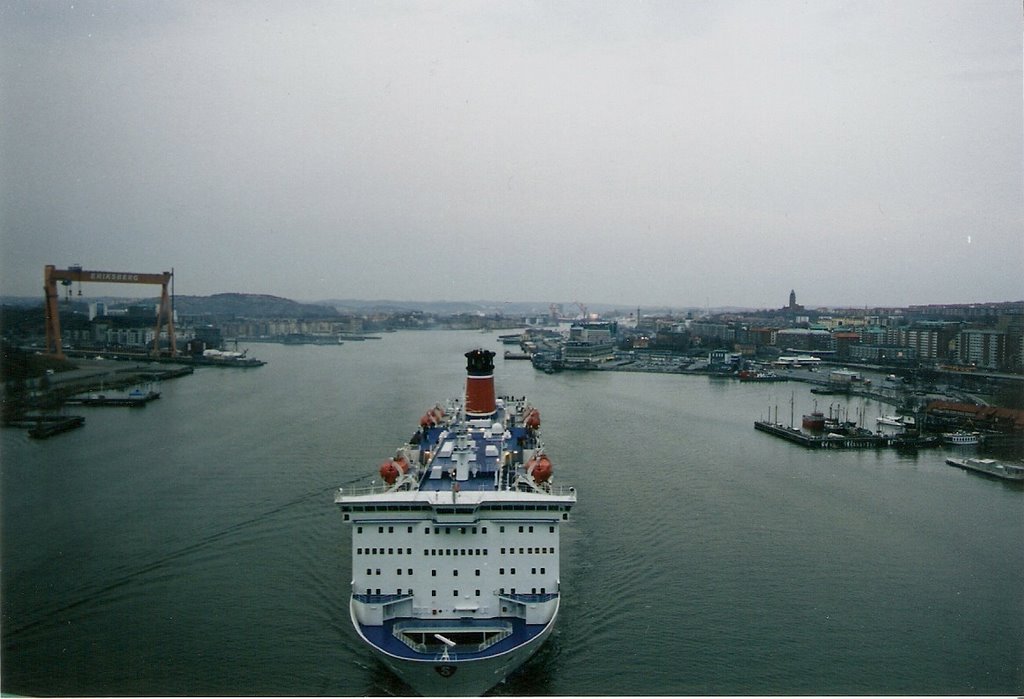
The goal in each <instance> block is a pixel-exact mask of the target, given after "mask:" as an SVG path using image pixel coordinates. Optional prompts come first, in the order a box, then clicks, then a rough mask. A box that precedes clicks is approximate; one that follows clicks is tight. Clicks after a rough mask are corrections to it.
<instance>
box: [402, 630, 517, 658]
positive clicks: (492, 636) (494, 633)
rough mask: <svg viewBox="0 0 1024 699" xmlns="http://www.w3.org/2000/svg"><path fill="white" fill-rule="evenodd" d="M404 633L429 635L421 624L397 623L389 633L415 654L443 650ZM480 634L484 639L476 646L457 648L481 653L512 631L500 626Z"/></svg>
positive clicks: (482, 631) (467, 651)
mask: <svg viewBox="0 0 1024 699" xmlns="http://www.w3.org/2000/svg"><path fill="white" fill-rule="evenodd" d="M406 631H415V632H419V633H430V631H428V630H425V629H424V628H423V626H422V625H421V624H418V623H416V622H405V623H403V622H399V623H397V624H395V625H394V627H393V628H392V630H391V633H392V635H393V636H394V637H395V638H397V639H398V640H399V641H401V642H402V643H404V644H405V645H407V646H408V647H409V648H411V649H412V650H414V651H416V652H417V653H423V654H428V653H437V652H438V651H443V650H445V646H444V644H443V643H441V642H437V643H423V642H418V641H414V640H413V639H412V638H410V637H409V636H408V635H406V633H405V632H406ZM470 631H476V629H470ZM480 633H481V634H483V635H484V639H483V640H482V641H481V642H480V643H476V644H466V643H460V644H459V646H461V647H462V648H463V651H464V652H466V653H479V652H481V651H484V650H487V649H488V648H490V647H491V646H493V645H494V644H495V643H498V642H500V641H504V640H505V639H506V638H508V637H509V636H511V635H512V634H513V629H512V625H511V624H502V625H501V626H499V627H497V628H486V629H480ZM449 657H450V658H452V659H454V658H455V657H456V656H455V655H454V654H449Z"/></svg>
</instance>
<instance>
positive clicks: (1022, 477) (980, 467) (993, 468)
mask: <svg viewBox="0 0 1024 699" xmlns="http://www.w3.org/2000/svg"><path fill="white" fill-rule="evenodd" d="M946 463H947V464H949V465H950V466H959V467H960V468H963V469H967V470H969V471H977V472H978V473H984V474H986V475H989V476H995V477H997V478H1002V479H1004V480H1009V481H1024V466H1021V465H1020V464H1009V463H1003V462H1000V461H996V460H995V459H953V458H950V459H946Z"/></svg>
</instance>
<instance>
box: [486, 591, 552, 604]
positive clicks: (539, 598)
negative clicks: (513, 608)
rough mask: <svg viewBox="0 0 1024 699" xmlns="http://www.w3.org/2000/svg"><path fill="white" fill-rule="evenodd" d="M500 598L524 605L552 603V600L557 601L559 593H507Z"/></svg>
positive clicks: (500, 595)
mask: <svg viewBox="0 0 1024 699" xmlns="http://www.w3.org/2000/svg"><path fill="white" fill-rule="evenodd" d="M498 597H500V598H501V599H507V600H511V601H512V602H520V603H523V604H537V603H540V602H550V601H551V600H553V599H556V598H557V597H558V593H557V592H545V593H505V594H499V595H498Z"/></svg>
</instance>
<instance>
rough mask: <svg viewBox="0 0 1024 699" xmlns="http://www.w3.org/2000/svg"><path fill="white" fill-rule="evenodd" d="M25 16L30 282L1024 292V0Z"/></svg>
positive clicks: (6, 107) (24, 182)
mask: <svg viewBox="0 0 1024 699" xmlns="http://www.w3.org/2000/svg"><path fill="white" fill-rule="evenodd" d="M0 17H2V18H3V20H4V21H2V22H0V45H3V46H4V47H5V48H4V50H3V52H2V53H0V84H2V85H3V86H4V94H5V99H4V100H3V101H2V102H0V153H2V154H3V157H2V158H0V162H2V163H3V164H2V165H0V181H2V182H3V185H2V186H0V211H2V216H0V272H2V274H0V294H3V295H16V296H33V295H37V294H38V295H40V296H41V287H42V268H43V266H44V265H46V264H54V265H57V266H58V267H68V266H70V265H72V264H81V265H83V266H84V267H86V268H89V269H99V270H110V271H130V272H142V273H154V272H160V271H164V270H169V269H171V268H174V269H175V276H176V286H177V293H179V294H192V295H210V294H215V293H227V292H241V293H264V294H270V295H275V296H280V297H283V298H289V299H295V300H299V301H316V300H323V299H332V298H353V299H356V298H362V299H375V298H379V299H396V300H401V299H410V300H416V299H422V300H425V301H441V300H449V301H472V300H478V299H492V298H493V299H495V300H501V299H506V298H507V299H516V300H520V299H522V300H525V301H535V302H538V303H546V302H549V301H551V300H554V301H560V302H571V301H577V300H578V301H580V302H582V303H585V304H589V305H596V304H604V305H621V306H637V305H641V306H683V307H705V306H711V307H727V306H734V307H745V308H775V307H782V306H784V305H785V299H786V295H787V294H788V292H789V290H790V289H791V288H795V289H796V291H797V294H798V298H799V302H800V303H801V304H802V305H805V306H807V307H808V308H815V307H835V306H842V307H864V306H868V307H874V306H882V307H889V306H909V305H925V304H957V303H989V302H998V301H1003V300H1005V301H1014V300H1018V299H1021V298H1024V283H1022V282H1021V275H1020V269H1021V268H1024V240H1022V233H1021V231H1022V230H1024V213H1022V206H1024V205H1022V198H1021V194H1020V183H1021V180H1022V166H1021V158H1020V153H1021V152H1022V151H1024V139H1022V134H1021V128H1020V124H1021V122H1022V102H1024V100H1022V70H1021V62H1020V52H1021V37H1020V31H1019V26H1020V7H1019V4H1015V3H1010V2H988V3H981V4H970V5H965V4H963V3H957V2H940V3H934V2H906V3H897V4H893V3H887V2H864V3H858V4H855V5H850V4H846V3H841V2H823V3H814V4H811V5H805V4H802V3H797V2H784V1H781V0H779V1H773V2H768V3H760V2H744V1H741V0H737V1H735V2H728V3H710V2H690V3H674V2H666V3H661V2H650V3H639V2H626V3H596V4H595V3H561V4H557V5H544V4H539V5H529V4H507V5H497V6H496V5H493V4H488V3H460V4H447V3H441V2H435V3H431V2H428V3H419V4H408V5H404V4H400V5H392V6H383V5H358V4H337V3H324V4H315V3H314V4H308V5H302V6H300V7H293V6H292V5H291V4H288V3H281V2H270V3H267V4H264V5H260V6H258V7H253V6H244V5H243V6H236V5H224V4H212V5H211V4H208V3H198V2H196V3H193V2H152V3H144V4H119V5H118V4H115V5H113V6H108V5H104V4H100V3H92V2H76V3H75V4H74V5H73V6H68V5H58V4H55V3H8V4H7V5H5V6H4V7H3V8H2V9H0ZM136 289H137V290H138V293H140V295H141V294H144V293H145V290H143V289H141V288H133V287H120V288H119V287H105V286H103V285H90V288H89V289H88V290H86V291H85V293H86V294H91V295H115V294H125V293H129V292H130V293H135V291H136Z"/></svg>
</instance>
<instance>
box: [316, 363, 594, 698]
mask: <svg viewBox="0 0 1024 699" xmlns="http://www.w3.org/2000/svg"><path fill="white" fill-rule="evenodd" d="M466 359H467V377H466V391H465V398H464V400H460V399H453V400H451V401H449V402H448V403H447V405H446V406H445V407H443V408H442V407H441V406H440V405H438V406H435V407H434V408H432V409H431V410H428V411H427V413H426V414H425V415H424V416H423V417H422V418H421V419H420V429H419V430H418V431H417V432H416V434H415V435H413V437H412V439H411V440H410V441H409V442H408V443H406V444H403V445H402V446H400V447H399V448H398V450H397V451H396V452H395V455H394V457H393V458H391V459H389V460H388V461H385V462H384V463H383V464H382V465H381V467H380V476H381V479H382V481H383V482H382V483H381V484H379V485H373V486H371V487H369V488H360V489H339V491H338V494H337V496H336V497H335V502H336V503H337V504H338V505H339V507H340V508H341V511H342V517H343V519H344V520H345V522H347V523H348V524H350V525H351V526H352V596H351V601H350V604H349V608H350V614H351V617H352V624H353V626H354V627H355V630H356V632H357V633H358V634H359V636H360V637H361V638H362V639H363V641H365V642H366V643H367V644H369V646H370V647H371V648H372V649H373V651H374V652H375V654H376V655H377V656H378V657H379V658H380V660H381V661H382V662H383V663H384V664H385V665H386V666H387V667H389V668H390V669H391V670H392V672H394V673H395V674H396V675H398V676H399V677H400V678H402V679H403V680H404V681H405V682H406V683H407V684H408V685H409V686H411V687H412V688H413V689H414V690H415V691H417V692H419V693H420V694H423V695H428V696H436V695H451V694H461V695H475V694H481V693H483V692H485V691H487V690H488V689H490V688H491V687H493V686H494V685H495V684H497V683H499V682H501V681H502V680H503V679H504V678H505V677H506V676H507V675H508V674H509V673H511V672H512V671H513V670H515V669H516V668H517V667H519V666H520V665H521V664H522V663H523V662H524V661H526V660H527V658H529V657H530V656H531V655H532V654H533V653H534V652H535V651H536V650H537V649H538V648H539V647H540V646H541V645H542V644H543V643H544V641H545V639H546V638H547V637H548V635H549V634H550V633H551V630H552V628H553V627H554V623H555V618H556V617H557V616H558V607H559V602H560V596H559V586H560V580H559V565H558V561H559V554H560V553H561V551H560V546H559V526H560V524H561V523H562V522H564V521H566V520H568V518H569V511H570V509H571V508H572V506H573V505H574V504H575V503H576V492H575V489H574V488H568V487H557V486H555V485H553V484H552V482H551V480H552V478H551V477H552V466H551V461H550V459H549V458H548V457H547V456H546V454H545V452H544V447H543V445H542V444H541V441H540V437H539V433H538V428H539V427H540V413H539V412H538V411H537V410H536V409H535V408H532V407H531V406H530V405H529V404H528V403H527V402H526V400H525V399H524V398H513V397H508V396H505V397H498V396H496V395H495V390H494V361H493V360H494V353H493V352H490V351H487V350H482V349H477V350H473V351H471V352H467V353H466Z"/></svg>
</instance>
